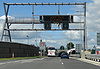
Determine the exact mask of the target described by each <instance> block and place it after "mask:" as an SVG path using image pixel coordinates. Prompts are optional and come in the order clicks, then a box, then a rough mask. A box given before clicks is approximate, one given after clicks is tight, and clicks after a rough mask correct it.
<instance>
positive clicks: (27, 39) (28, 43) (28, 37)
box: [26, 35, 29, 44]
mask: <svg viewBox="0 0 100 69" xmlns="http://www.w3.org/2000/svg"><path fill="white" fill-rule="evenodd" d="M26 37H27V44H29V36H28V35H27V36H26Z"/></svg>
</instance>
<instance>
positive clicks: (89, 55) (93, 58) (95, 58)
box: [85, 54, 100, 62]
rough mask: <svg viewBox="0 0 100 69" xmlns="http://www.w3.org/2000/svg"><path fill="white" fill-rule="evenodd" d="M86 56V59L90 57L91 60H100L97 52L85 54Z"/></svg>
mask: <svg viewBox="0 0 100 69" xmlns="http://www.w3.org/2000/svg"><path fill="white" fill-rule="evenodd" d="M85 58H86V59H89V60H93V61H98V62H100V55H96V54H86V55H85Z"/></svg>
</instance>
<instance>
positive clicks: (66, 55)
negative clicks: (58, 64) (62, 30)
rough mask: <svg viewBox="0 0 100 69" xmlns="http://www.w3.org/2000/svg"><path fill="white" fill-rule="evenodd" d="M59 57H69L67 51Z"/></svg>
mask: <svg viewBox="0 0 100 69" xmlns="http://www.w3.org/2000/svg"><path fill="white" fill-rule="evenodd" d="M60 57H61V59H62V58H67V59H69V55H68V54H67V53H62V54H61V56H60Z"/></svg>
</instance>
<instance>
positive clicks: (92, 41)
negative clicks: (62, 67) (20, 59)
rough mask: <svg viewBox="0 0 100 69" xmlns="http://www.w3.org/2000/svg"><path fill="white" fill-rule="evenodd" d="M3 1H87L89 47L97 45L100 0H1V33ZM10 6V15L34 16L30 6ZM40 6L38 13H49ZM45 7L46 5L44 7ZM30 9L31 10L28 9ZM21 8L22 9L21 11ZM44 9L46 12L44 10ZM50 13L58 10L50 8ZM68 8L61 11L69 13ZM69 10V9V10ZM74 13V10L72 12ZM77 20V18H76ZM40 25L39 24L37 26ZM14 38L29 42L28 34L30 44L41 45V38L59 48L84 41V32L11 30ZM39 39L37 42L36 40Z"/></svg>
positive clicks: (0, 27) (49, 44)
mask: <svg viewBox="0 0 100 69" xmlns="http://www.w3.org/2000/svg"><path fill="white" fill-rule="evenodd" d="M3 2H7V3H27V2H28V3H34V2H38V3H41V2H42V3H55V2H56V3H62V2H63V3H67V2H87V43H88V48H91V47H93V46H94V45H96V41H97V40H96V33H97V32H99V31H100V27H99V26H100V25H99V22H100V19H99V17H100V16H99V15H100V8H99V6H100V1H99V0H0V33H2V26H3V23H4V21H3V19H4V10H3ZM14 7H15V8H13V7H10V13H9V16H11V17H12V18H13V17H30V16H32V8H31V7H30V6H27V7H26V6H24V7H23V6H21V7H20V6H14ZM22 8H23V9H25V10H24V13H23V11H22ZM40 8H41V6H40V7H35V9H36V10H35V12H36V14H39V13H40V12H42V13H41V14H45V13H47V10H39V9H40ZM43 8H44V7H43ZM50 8H52V9H55V8H57V7H49V6H48V8H45V9H50ZM27 9H28V10H30V11H27ZM18 10H19V11H18ZM20 10H21V11H20ZM43 11H44V12H43ZM48 11H49V12H48V14H55V13H56V12H57V11H56V10H51V9H50V10H48ZM64 11H67V10H66V9H62V11H61V13H64V14H67V13H66V12H64ZM67 12H68V11H67ZM71 13H73V12H71ZM76 20H77V19H76ZM15 27H16V26H15V25H13V26H12V28H15ZM21 27H25V28H26V27H27V28H30V26H19V28H21ZM36 27H39V26H36ZM11 35H12V38H13V39H12V40H13V41H14V42H21V43H26V44H27V43H28V38H27V37H26V36H27V35H28V36H29V44H35V45H36V44H37V45H39V40H41V39H42V40H43V41H45V42H46V44H47V46H55V47H57V48H59V47H60V46H61V45H64V46H66V44H67V43H68V42H70V41H72V42H73V43H75V44H77V43H82V34H81V32H76V31H55V32H54V31H43V32H40V31H39V32H34V31H33V32H24V31H22V32H11ZM36 40H37V42H36Z"/></svg>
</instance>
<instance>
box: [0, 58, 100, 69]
mask: <svg viewBox="0 0 100 69" xmlns="http://www.w3.org/2000/svg"><path fill="white" fill-rule="evenodd" d="M0 69H100V67H98V66H95V65H92V64H88V63H85V62H81V61H78V60H74V59H60V58H58V57H50V58H45V59H41V60H37V59H35V60H33V59H29V60H20V61H17V62H11V63H6V64H2V65H0Z"/></svg>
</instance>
